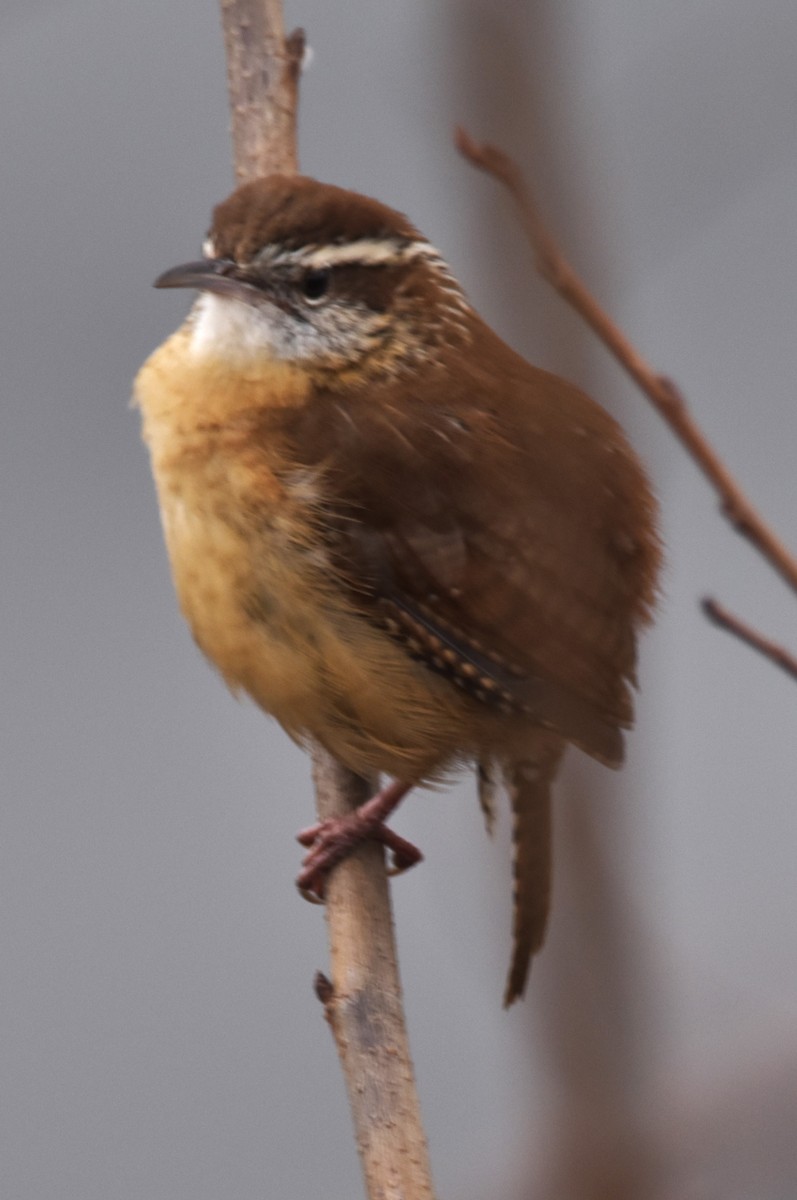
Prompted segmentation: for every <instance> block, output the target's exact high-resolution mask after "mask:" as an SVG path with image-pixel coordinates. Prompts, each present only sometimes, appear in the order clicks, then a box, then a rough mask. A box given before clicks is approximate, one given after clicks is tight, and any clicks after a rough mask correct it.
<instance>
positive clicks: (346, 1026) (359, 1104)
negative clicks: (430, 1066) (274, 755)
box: [220, 0, 434, 1200]
mask: <svg viewBox="0 0 797 1200" xmlns="http://www.w3.org/2000/svg"><path fill="white" fill-rule="evenodd" d="M220 3H221V15H222V24H223V27H224V41H225V46H226V52H227V77H228V87H229V98H230V112H231V114H232V139H233V156H234V165H235V174H236V178H237V180H238V182H239V183H245V182H246V181H248V180H250V179H254V178H257V177H258V176H260V175H266V174H269V173H271V172H281V173H291V172H295V171H296V170H297V169H298V159H297V152H296V112H297V104H298V83H299V75H300V72H301V62H302V57H303V54H304V34H303V33H302V31H301V30H296V31H295V32H294V33H292V34H291V35H290V36H289V37H288V38H286V37H285V26H284V20H283V12H282V3H281V0H220ZM313 778H314V782H315V786H316V804H317V810H318V818H319V820H324V819H325V818H327V817H333V816H343V815H344V814H346V813H348V812H351V811H352V809H354V808H356V807H357V806H358V805H359V804H361V803H363V801H364V800H366V799H368V797H369V796H370V795H371V794H372V792H373V788H374V781H373V780H370V781H369V780H364V779H360V778H359V777H358V776H356V775H353V774H352V773H351V772H350V771H347V770H346V769H345V768H343V767H342V766H341V765H340V764H339V763H337V762H335V760H334V759H333V758H332V757H331V756H330V755H328V754H327V753H326V751H324V750H322V749H321V748H320V747H319V748H316V750H315V751H314V755H313ZM326 914H327V925H328V929H329V939H330V949H331V960H332V965H331V974H332V979H331V982H330V981H329V980H327V979H326V978H325V977H324V976H318V977H317V979H316V992H317V994H318V996H319V998H320V999H321V1000H322V1001H323V1004H324V1008H325V1012H326V1017H327V1020H328V1021H329V1024H330V1026H331V1028H332V1032H333V1034H334V1036H335V1040H336V1043H337V1047H338V1052H339V1054H340V1059H341V1064H342V1067H343V1072H344V1075H345V1079H346V1086H347V1089H348V1094H349V1101H350V1104H351V1109H352V1116H353V1118H354V1126H355V1136H356V1140H357V1147H358V1150H359V1152H360V1158H361V1161H362V1167H363V1174H364V1176H365V1183H366V1189H367V1194H368V1196H369V1198H370V1200H433V1198H434V1193H433V1189H432V1182H431V1173H430V1167H429V1160H428V1152H427V1148H426V1137H425V1134H424V1131H423V1126H422V1124H421V1116H420V1106H419V1103H418V1096H417V1091H416V1088H415V1080H414V1075H413V1069H412V1060H411V1057H410V1050H409V1041H408V1038H407V1031H406V1021H405V1017H404V1011H403V1006H402V997H401V985H400V981H399V972H398V955H397V951H396V942H395V937H394V932H393V917H392V913H391V907H390V895H389V891H388V882H387V872H386V869H385V859H384V854H383V851H382V847H381V846H378V845H376V844H375V843H373V844H366V845H364V846H361V847H358V849H357V850H356V851H355V852H354V853H353V854H352V855H351V856H350V857H349V858H347V859H346V860H345V861H344V862H342V863H340V864H339V865H338V866H337V867H336V868H335V870H334V871H333V872H332V875H331V877H330V879H329V880H328V882H327V887H326ZM333 1190H334V1189H333Z"/></svg>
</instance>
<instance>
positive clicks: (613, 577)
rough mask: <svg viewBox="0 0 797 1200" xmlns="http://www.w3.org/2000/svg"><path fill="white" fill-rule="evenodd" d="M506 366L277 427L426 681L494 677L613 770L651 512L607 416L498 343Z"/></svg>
mask: <svg viewBox="0 0 797 1200" xmlns="http://www.w3.org/2000/svg"><path fill="white" fill-rule="evenodd" d="M496 341H497V340H496ZM499 357H500V368H499V363H498V362H496V363H495V364H493V366H494V370H492V371H491V363H490V361H489V357H486V358H485V360H483V362H482V364H481V365H480V366H479V368H478V371H474V369H473V368H472V367H471V368H469V370H468V372H467V374H466V373H465V372H464V371H463V370H462V368H461V367H460V366H458V365H457V364H452V365H451V367H450V369H449V370H448V371H446V372H445V373H442V368H440V371H441V374H440V377H439V390H436V389H435V388H434V380H435V376H434V372H430V374H429V375H428V376H425V377H424V387H425V390H426V392H427V394H426V395H424V396H420V395H417V394H408V392H407V385H406V383H404V382H402V385H401V386H400V387H399V386H398V385H394V384H389V383H384V384H380V385H379V386H378V387H375V386H372V387H371V388H370V389H368V390H367V391H366V390H363V391H362V392H361V393H354V394H352V393H347V394H345V395H343V394H340V393H335V392H332V391H330V392H329V393H326V394H323V395H320V396H319V397H318V398H317V399H314V401H313V402H312V403H311V404H310V405H308V406H307V407H306V408H304V409H302V410H300V411H297V412H294V413H293V414H289V415H285V416H284V417H283V418H282V419H283V422H284V423H285V424H284V430H285V434H286V435H287V437H288V438H289V441H290V442H291V443H292V445H291V453H292V455H293V457H294V460H295V461H296V462H297V463H300V464H302V465H313V466H322V467H323V470H324V490H325V495H326V503H325V505H324V509H323V511H322V513H321V514H320V519H321V521H322V523H323V525H324V528H325V532H326V536H327V537H328V539H329V542H330V546H331V547H332V550H333V554H334V557H335V561H336V564H337V565H338V567H339V569H340V570H341V572H342V574H343V575H344V577H345V578H346V579H347V580H348V581H349V585H350V586H351V587H352V588H353V590H354V591H356V592H357V594H358V595H359V596H360V598H361V600H362V602H363V604H364V605H365V606H366V607H367V608H369V610H370V611H372V613H373V617H374V619H376V620H381V621H383V622H384V623H386V625H387V627H388V628H390V630H391V632H393V633H394V635H395V636H397V637H399V638H400V639H402V640H403V641H404V642H405V643H410V642H412V645H413V647H414V651H415V652H417V653H418V654H419V655H420V656H421V657H424V658H426V659H427V660H428V662H429V665H430V666H431V667H432V668H433V669H444V670H447V671H451V672H452V673H453V675H454V676H456V675H457V671H458V670H460V671H461V670H466V669H467V671H468V672H469V675H470V677H473V676H474V673H475V676H476V677H478V678H480V679H483V680H488V681H492V682H493V683H494V684H495V688H497V689H499V691H500V693H501V694H502V695H503V696H505V697H506V696H509V697H510V698H511V700H512V701H513V702H514V703H516V704H517V706H519V707H521V708H525V709H526V711H528V712H530V713H531V714H533V715H536V716H537V717H538V718H539V719H540V720H541V721H543V722H544V723H547V724H549V725H551V726H552V727H553V728H555V729H556V730H558V731H559V732H560V733H562V734H563V735H564V736H565V737H568V738H570V739H571V740H574V741H576V742H578V743H579V744H581V745H582V746H583V748H584V749H586V750H587V751H588V752H589V753H592V754H594V755H596V756H597V757H600V758H603V759H605V760H607V761H619V759H620V758H621V756H622V739H621V735H620V733H619V730H620V729H621V728H623V727H626V726H628V725H629V724H630V723H631V720H632V704H631V697H630V692H629V685H630V683H631V682H632V681H633V677H634V664H635V633H634V629H635V624H637V623H639V621H640V620H642V619H644V617H645V615H646V612H647V609H648V606H649V604H650V601H651V593H652V588H653V577H654V575H655V568H656V563H657V554H658V550H657V543H656V539H655V534H654V532H653V529H652V515H653V502H652V500H651V497H650V494H649V492H648V489H647V486H646V483H645V480H644V476H643V474H642V472H641V469H640V467H639V466H638V464H637V462H636V460H635V458H634V456H633V454H632V452H631V450H630V449H629V448H628V446H627V444H626V442H625V440H624V438H623V435H622V433H621V432H620V430H619V428H618V427H617V425H616V424H615V422H614V421H613V420H612V419H611V418H610V417H609V416H608V415H607V414H606V413H605V412H603V410H602V409H600V408H599V407H598V406H597V405H596V404H594V402H592V401H591V400H589V398H588V397H586V396H584V395H583V394H582V393H580V392H579V391H577V390H576V389H575V388H572V387H570V386H569V385H568V384H566V383H564V382H563V381H561V380H559V379H557V378H555V377H554V376H551V375H548V374H546V373H545V372H542V371H538V370H536V369H534V368H532V367H530V366H529V365H528V364H527V363H525V362H524V361H523V360H522V359H520V358H518V357H516V356H514V355H511V352H509V351H508V350H507V348H506V347H503V346H501V355H500V356H499ZM507 361H509V363H510V365H511V371H510V372H509V373H507ZM499 369H500V373H499ZM413 630H414V633H413ZM441 647H442V649H441ZM443 651H449V652H450V653H449V654H448V658H447V657H446V654H445V653H443ZM447 661H448V662H449V666H448V667H446V662H447ZM452 661H455V662H457V663H459V667H452V666H451V662H452ZM463 663H464V664H465V666H464V667H463V666H462V664H463ZM494 692H495V689H493V693H494ZM483 698H484V699H485V700H489V699H490V698H491V696H487V695H485V696H484V697H483Z"/></svg>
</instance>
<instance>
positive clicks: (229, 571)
mask: <svg viewBox="0 0 797 1200" xmlns="http://www.w3.org/2000/svg"><path fill="white" fill-rule="evenodd" d="M161 509H162V514H163V522H164V531H165V535H166V543H167V546H168V550H169V556H170V559H171V564H172V571H173V575H174V581H175V586H176V589H177V593H178V597H179V600H180V606H181V609H182V611H183V614H184V615H185V617H186V620H187V621H188V623H189V625H190V626H191V629H192V632H193V634H194V637H195V638H196V641H197V643H198V644H199V646H200V647H201V649H202V650H203V652H204V653H205V654H206V655H207V657H208V658H209V659H210V660H211V661H212V662H213V663H214V664H215V666H216V667H217V668H218V670H219V671H220V672H221V674H222V675H223V677H224V679H225V680H226V682H227V684H228V685H229V687H230V688H231V689H232V690H233V691H236V692H238V691H244V692H246V693H247V694H248V695H250V696H251V697H252V699H254V700H255V701H256V703H257V704H258V705H260V707H261V708H263V709H264V710H265V711H266V712H268V713H270V714H271V715H273V716H274V717H276V718H277V720H278V721H279V722H280V723H281V724H282V725H283V726H284V727H285V729H286V730H287V731H288V733H290V734H291V736H292V737H294V738H295V739H297V740H299V741H304V740H306V739H308V738H312V739H315V740H318V741H320V742H321V743H322V744H323V745H325V746H327V748H328V749H329V750H330V751H332V753H334V754H335V755H336V756H337V757H338V758H340V759H341V760H342V761H343V762H344V763H346V764H347V765H348V766H350V767H351V768H353V769H354V770H357V771H359V772H362V773H365V772H372V771H383V772H385V773H388V774H391V775H394V776H401V777H412V778H421V777H428V776H430V775H434V774H435V773H436V772H437V771H438V770H439V769H441V768H442V767H444V766H445V765H446V764H447V763H448V762H449V761H450V760H452V759H453V758H454V757H457V756H459V754H461V753H463V752H464V753H467V748H466V747H464V746H462V744H461V743H462V740H463V719H464V715H465V714H464V711H463V700H462V698H461V697H460V696H459V694H458V693H456V692H455V690H454V689H453V688H452V687H451V685H450V684H449V683H447V682H446V681H445V680H442V679H440V678H438V677H436V676H434V675H432V674H431V673H430V672H428V671H427V670H426V669H425V668H424V667H422V666H420V665H418V664H416V663H413V662H412V661H411V660H410V659H409V658H408V657H407V655H406V654H405V652H404V651H403V650H402V649H401V648H400V647H399V646H397V645H396V644H395V643H394V642H393V641H392V639H391V638H390V637H389V636H388V635H387V634H386V633H385V632H383V631H382V630H381V629H380V628H378V626H375V625H373V624H371V623H370V622H368V621H367V620H366V619H365V618H364V617H363V616H362V615H361V614H359V613H357V612H356V610H355V609H354V608H353V607H352V606H351V604H350V603H349V602H348V601H347V600H346V598H345V596H344V595H343V594H342V593H341V592H338V593H336V592H335V591H333V590H331V589H330V587H329V585H328V579H329V570H328V568H327V570H326V571H325V570H324V569H323V567H324V564H323V563H322V562H319V560H318V559H317V558H315V559H314V557H313V556H312V555H310V554H308V552H307V551H306V550H304V549H300V548H298V547H297V546H295V545H293V546H291V545H290V544H289V543H287V542H286V541H285V539H284V538H283V537H282V536H281V535H280V533H279V531H274V532H271V533H270V532H268V531H263V530H259V531H258V534H257V537H256V539H254V540H253V539H252V538H251V537H249V536H247V537H246V538H245V537H244V536H243V535H242V534H241V533H240V532H238V531H236V530H235V529H233V528H232V527H231V526H230V525H228V524H227V523H225V522H224V521H223V520H222V519H220V518H219V517H217V516H214V515H211V514H209V513H202V514H200V513H198V512H197V511H196V510H194V509H192V508H189V507H188V506H186V505H185V503H184V502H183V501H182V500H181V499H180V498H178V497H177V496H175V495H172V496H170V497H169V496H167V497H164V496H163V494H162V495H161Z"/></svg>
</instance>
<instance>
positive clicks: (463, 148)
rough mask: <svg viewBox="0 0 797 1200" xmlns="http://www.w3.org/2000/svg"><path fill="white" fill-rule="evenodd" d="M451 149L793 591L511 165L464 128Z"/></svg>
mask: <svg viewBox="0 0 797 1200" xmlns="http://www.w3.org/2000/svg"><path fill="white" fill-rule="evenodd" d="M456 144H457V148H458V149H459V151H460V152H461V153H462V154H463V155H464V157H465V158H467V159H468V161H469V162H471V163H472V164H473V165H474V166H476V167H479V168H480V169H481V170H483V171H486V172H487V173H488V174H489V175H492V176H494V178H496V179H497V180H499V182H500V183H502V184H503V185H504V186H505V187H506V188H507V190H508V191H509V192H510V194H511V195H512V198H513V199H514V201H515V203H516V204H517V206H518V209H519V211H520V216H521V220H522V223H523V227H524V229H525V231H526V235H527V237H528V239H529V241H530V243H531V246H532V248H533V250H534V253H535V256H536V259H537V269H538V271H539V272H540V274H541V275H542V276H543V278H544V279H546V280H547V281H548V282H549V283H550V284H551V285H552V286H553V287H554V288H555V289H556V290H557V291H558V292H559V293H560V295H561V296H563V297H564V299H565V300H566V301H567V302H568V303H569V304H570V305H571V307H572V308H574V309H575V310H576V312H578V313H579V314H580V316H581V317H582V318H583V319H584V320H585V321H586V322H587V324H588V325H589V326H590V327H591V328H592V329H593V330H594V332H595V333H596V334H597V335H598V337H599V338H600V340H601V341H602V342H603V344H604V345H605V346H606V347H607V349H608V350H610V351H611V353H612V354H613V355H614V357H615V358H616V359H617V361H618V362H619V363H620V365H621V366H622V367H623V368H624V369H625V370H626V371H627V372H628V374H629V375H630V376H631V378H632V379H633V380H634V381H635V382H636V383H637V384H638V386H639V387H640V389H641V390H642V391H643V392H644V393H645V395H646V396H647V397H648V398H649V399H650V401H651V403H652V404H653V406H654V408H656V410H657V411H658V412H659V413H660V414H661V416H662V417H663V418H664V420H665V421H666V422H667V424H668V425H669V426H670V428H671V429H672V430H673V432H674V433H675V435H676V436H677V437H678V438H679V440H680V441H681V444H682V445H683V446H684V447H685V448H686V450H687V451H688V452H689V454H690V455H691V456H692V458H693V459H694V461H695V462H696V463H697V464H698V466H699V467H700V469H701V470H702V472H703V474H704V475H705V476H706V478H707V479H708V480H709V482H710V483H711V484H712V485H713V487H714V489H715V491H716V492H717V495H718V496H719V499H720V504H721V507H722V512H723V513H724V515H725V516H726V517H727V519H728V520H729V521H730V522H731V524H732V525H733V526H734V528H735V529H736V530H737V532H738V533H740V534H742V536H743V537H746V538H747V539H748V541H750V542H751V543H752V544H753V545H754V546H755V547H756V549H757V550H758V551H759V552H760V553H761V554H762V555H763V556H764V558H766V559H767V561H768V562H769V563H770V565H771V566H772V567H774V569H775V570H776V571H777V572H778V574H779V575H780V576H781V577H782V578H783V579H785V581H786V582H787V583H788V585H789V586H790V587H791V588H792V589H793V590H794V591H797V558H795V557H794V555H792V554H791V552H790V551H789V550H788V549H787V548H786V546H785V545H784V544H783V542H781V541H780V539H779V538H778V537H777V536H776V535H775V533H774V532H773V531H772V530H771V529H770V528H769V526H768V525H767V524H766V522H765V521H764V520H763V518H762V517H761V516H760V515H759V513H758V512H757V511H756V510H755V508H754V507H753V505H752V504H751V503H750V501H749V500H748V499H747V497H746V496H745V494H744V492H743V491H742V489H741V487H740V486H739V484H738V483H737V482H736V480H735V479H734V477H733V476H732V475H731V473H730V471H729V470H728V468H727V467H726V466H725V464H724V463H723V461H722V459H721V458H720V457H719V455H718V454H717V452H716V451H715V450H714V449H713V447H712V446H711V445H710V444H709V442H708V441H707V439H706V437H705V435H704V434H703V432H702V431H701V430H700V428H699V427H698V425H697V423H696V422H695V420H694V419H693V417H692V416H691V414H690V412H689V409H688V408H687V405H686V402H685V400H684V397H683V396H682V394H681V393H680V392H679V390H678V389H677V388H676V386H675V384H674V383H673V382H672V381H671V380H669V379H667V378H666V377H665V376H663V375H658V374H656V372H655V371H654V370H653V369H652V368H651V367H650V366H649V364H648V363H647V362H646V361H645V359H644V358H643V357H642V356H641V355H640V354H639V353H638V352H637V350H636V349H635V347H634V346H633V345H632V344H631V342H630V341H629V339H628V338H627V337H626V336H625V334H624V333H623V332H622V330H621V329H619V328H618V327H617V325H615V324H614V322H613V321H612V320H611V318H610V317H609V316H608V315H607V314H606V312H605V311H604V310H603V309H602V308H601V306H600V304H599V303H598V301H597V300H596V299H595V297H594V296H593V295H592V294H591V292H590V291H589V290H588V288H587V287H586V285H585V284H584V283H583V281H582V280H581V279H580V278H579V276H578V275H577V274H576V272H575V271H574V270H573V268H572V267H571V266H570V264H569V263H568V262H567V260H566V259H565V257H564V255H563V254H562V252H561V250H560V249H559V246H558V245H557V243H556V241H555V239H554V238H553V237H552V235H551V233H550V232H549V230H548V229H547V228H546V226H545V224H544V222H543V220H542V218H541V216H540V212H539V209H538V207H537V204H536V202H535V200H534V198H533V196H532V194H531V192H530V191H529V189H528V187H527V185H526V183H525V181H524V179H523V175H522V173H521V171H520V168H519V167H518V165H517V163H515V162H514V161H513V160H512V159H511V158H510V157H509V156H508V155H507V154H504V152H503V151H502V150H498V149H497V148H496V147H495V146H491V145H489V144H487V143H478V142H475V141H474V140H473V138H471V136H470V135H469V134H468V133H466V131H465V130H464V129H458V130H457V132H456Z"/></svg>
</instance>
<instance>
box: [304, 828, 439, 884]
mask: <svg viewBox="0 0 797 1200" xmlns="http://www.w3.org/2000/svg"><path fill="white" fill-rule="evenodd" d="M368 838H372V839H374V840H375V841H378V842H381V843H382V845H383V846H385V848H386V849H387V850H388V851H389V852H390V856H391V863H390V866H389V867H388V874H389V875H391V876H394V875H402V874H403V873H404V871H408V870H409V868H410V867H414V866H415V865H416V863H419V862H421V860H422V859H423V855H422V854H421V852H420V850H419V849H418V847H417V846H414V845H413V844H412V842H408V841H407V839H406V838H403V837H400V836H399V834H397V833H395V832H394V831H393V830H392V829H390V828H389V826H387V825H385V824H384V823H383V822H382V821H370V820H366V819H364V818H363V817H362V816H361V815H360V814H359V813H352V814H351V815H350V816H347V817H334V818H330V819H329V820H327V821H319V822H318V823H317V824H316V825H311V826H309V827H308V828H307V829H303V830H301V832H300V833H298V834H297V841H299V842H300V843H301V845H303V846H308V847H309V852H308V853H307V854H306V855H305V856H304V858H303V860H302V870H301V871H300V872H299V875H298V877H297V879H296V886H297V887H298V889H299V891H300V892H301V894H302V895H303V896H304V898H305V899H306V900H309V901H310V902H311V903H313V904H323V903H324V891H325V886H326V878H327V876H328V875H329V872H330V871H331V870H332V868H333V867H336V866H337V864H338V863H339V862H341V860H342V859H344V858H346V857H347V855H349V854H350V853H351V851H352V850H354V849H355V847H356V846H358V845H359V844H360V843H361V842H363V841H365V840H367V839H368Z"/></svg>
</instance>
